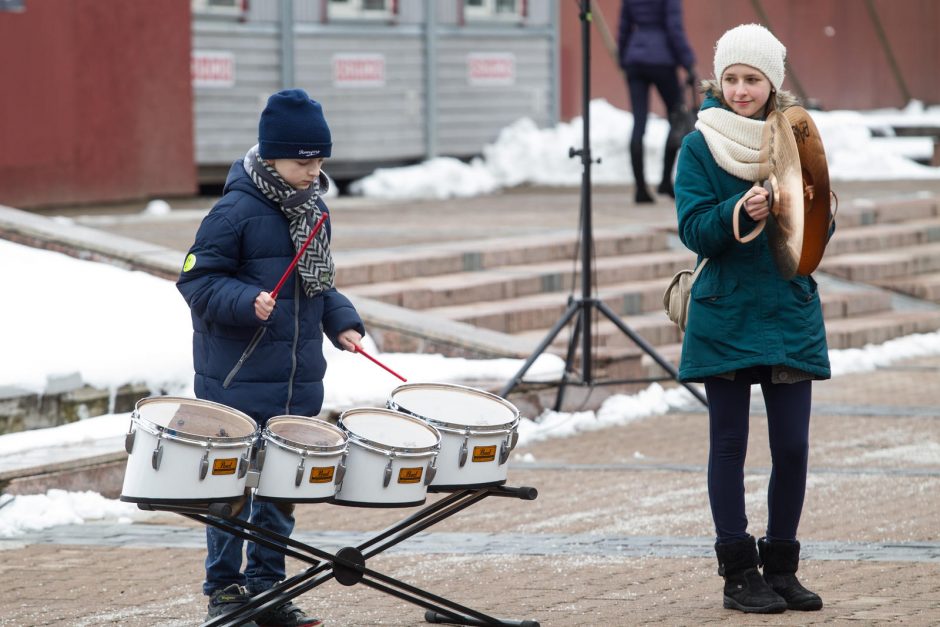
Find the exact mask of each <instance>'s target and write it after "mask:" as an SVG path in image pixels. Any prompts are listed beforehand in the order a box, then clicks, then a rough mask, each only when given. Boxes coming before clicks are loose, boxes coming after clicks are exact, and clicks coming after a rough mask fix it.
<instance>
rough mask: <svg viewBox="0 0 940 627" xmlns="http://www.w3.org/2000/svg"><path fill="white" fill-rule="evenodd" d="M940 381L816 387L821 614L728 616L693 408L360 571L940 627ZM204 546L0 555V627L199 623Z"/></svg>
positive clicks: (447, 590)
mask: <svg viewBox="0 0 940 627" xmlns="http://www.w3.org/2000/svg"><path fill="white" fill-rule="evenodd" d="M938 374H940V357H928V358H919V359H915V360H909V361H906V362H904V363H902V364H895V365H892V366H889V367H886V368H883V369H881V370H878V371H876V372H873V373H862V374H855V375H845V376H842V377H838V378H836V379H833V380H831V381H827V382H821V383H818V384H816V386H815V399H816V409H817V411H816V415H815V417H814V422H813V426H812V432H811V442H812V444H811V446H812V450H811V454H810V476H809V486H808V491H807V499H806V507H805V509H804V515H803V520H802V523H801V531H800V533H801V540H802V541H803V544H804V550H803V556H804V558H805V559H804V560H803V561H802V563H801V567H800V575H801V577H802V579H803V580H804V581H805V582H806V583H807V584H808V585H809V586H810V587H812V588H814V589H816V590H818V591H819V592H820V593H821V594H822V596H823V597H824V599H825V603H826V605H825V607H824V608H823V610H822V611H820V612H815V613H796V612H787V613H784V614H781V615H776V616H770V617H758V616H750V615H743V614H740V613H737V612H732V611H729V610H724V609H722V607H721V595H720V591H721V579H720V578H719V577H718V576H717V574H716V564H715V560H714V557H713V554H712V548H711V543H712V539H711V533H712V531H711V525H710V517H709V511H708V500H707V493H706V489H705V480H704V475H705V464H706V461H707V450H706V447H705V437H706V428H705V423H706V419H705V415H704V413H703V412H702V411H700V410H698V409H697V408H692V409H691V410H689V411H686V412H674V413H669V414H666V415H663V416H656V417H651V418H646V419H643V420H638V421H635V422H633V423H630V424H626V425H621V426H616V427H609V428H606V429H598V430H596V431H587V432H583V433H580V434H578V435H575V436H570V437H566V438H559V439H548V440H545V441H542V442H539V443H536V444H533V445H530V446H527V447H525V448H524V449H523V448H520V449H517V451H516V452H515V453H514V458H513V460H512V462H511V464H512V466H511V470H510V475H509V484H510V485H516V486H519V485H524V486H534V487H536V488H537V489H538V491H539V495H538V498H537V499H536V500H534V501H522V500H518V499H512V498H489V499H485V500H484V501H483V502H480V503H478V504H475V505H473V506H471V507H469V508H467V509H466V510H464V511H462V512H460V513H458V514H456V515H455V516H452V517H450V518H448V519H446V520H444V521H442V522H440V523H438V524H436V525H434V526H432V527H431V528H429V529H428V530H427V531H426V532H423V533H421V534H418V535H417V536H415V537H413V538H410V539H408V540H405V541H404V542H402V543H401V544H398V545H396V546H394V547H392V548H390V549H388V550H387V551H384V552H382V553H380V554H378V555H376V556H375V557H371V558H369V560H368V566H369V568H371V569H373V570H375V571H378V572H380V573H384V574H386V575H389V576H391V577H395V578H397V579H400V580H402V581H405V582H407V583H410V584H413V585H416V586H418V587H420V588H423V589H425V590H428V591H430V592H433V593H436V594H440V595H442V596H444V597H446V598H448V599H451V600H453V601H456V602H458V603H462V604H464V605H466V606H469V607H471V608H473V609H476V610H479V611H483V612H485V613H488V614H490V615H492V616H497V617H503V618H511V619H515V620H521V619H530V620H537V621H539V622H540V623H541V624H542V625H546V626H548V625H640V624H644V625H701V624H712V623H726V624H733V625H815V624H826V625H850V624H851V625H885V624H905V625H937V624H940V504H938V498H937V494H938V493H940V415H938V412H937V411H936V409H935V408H936V398H937V397H936V392H935V390H936V384H937V381H938V380H940V379H938ZM755 394H756V396H758V398H755V399H754V411H755V414H754V415H755V417H754V419H753V420H752V431H751V438H750V449H749V454H748V472H747V478H746V484H747V489H748V496H747V499H748V508H749V515H750V520H751V531H752V533H754V534H755V535H757V534H760V533H761V532H762V530H763V524H764V522H765V520H766V507H765V502H766V484H767V479H768V473H769V465H770V460H769V453H768V451H767V446H766V427H765V421H764V420H763V419H762V417H763V413H762V406H761V403H760V399H759V394H757V391H756V389H755ZM437 498H440V496H439V495H430V496H429V502H433V501H434V500H436V499H437ZM415 511H417V508H393V509H372V508H366V509H360V508H348V507H340V506H334V505H326V504H307V505H300V506H299V507H298V510H297V520H298V522H297V530H296V532H295V538H296V539H298V540H299V541H301V542H303V543H306V544H309V545H311V546H314V547H317V548H319V549H322V550H326V551H331V552H332V551H335V550H337V549H339V548H341V547H343V546H355V545H356V544H358V543H359V542H361V541H363V540H364V539H367V538H371V537H373V536H374V535H375V534H376V533H378V532H379V531H380V530H382V529H385V528H387V527H389V526H390V525H393V524H394V523H396V522H397V521H399V520H402V519H403V518H405V517H406V516H408V515H410V514H412V513H414V512H415ZM202 536H203V529H202V526H201V525H200V524H198V523H197V522H195V521H191V520H189V519H186V518H183V517H181V516H178V515H176V514H172V513H167V512H161V513H154V514H152V515H151V516H150V517H149V519H147V520H146V521H144V522H141V523H136V524H133V525H127V524H114V523H109V524H104V523H102V524H96V523H88V524H85V525H76V526H65V527H57V528H52V529H49V530H46V531H43V532H36V533H33V534H30V535H27V536H22V537H18V538H14V539H9V540H4V541H0V576H2V577H3V580H4V585H5V588H6V589H5V592H4V594H3V595H0V625H4V626H5V625H16V626H20V625H70V626H74V625H102V624H107V625H128V626H138V625H139V626H144V625H146V626H152V625H166V626H169V625H193V624H198V623H199V622H200V620H201V619H202V617H203V612H204V607H205V598H204V597H203V596H202V595H201V591H200V582H201V579H202V559H203V557H204V549H203V547H202ZM288 566H289V568H288V569H289V572H290V573H292V574H293V573H297V572H300V571H301V570H302V569H303V568H305V565H304V564H303V563H302V562H300V561H297V560H295V559H294V558H290V559H289V560H288ZM298 600H299V602H300V604H301V605H302V606H303V607H305V608H308V609H309V610H310V611H315V612H316V613H317V614H318V615H319V616H321V617H323V618H324V619H326V621H327V623H328V624H329V625H334V626H337V625H344V626H346V625H348V626H359V625H421V624H424V621H423V610H422V609H420V608H419V607H417V606H414V605H411V604H408V603H406V602H404V601H401V600H399V599H397V598H395V597H393V596H390V595H387V594H382V593H381V592H379V591H376V590H373V589H370V588H368V587H366V586H365V585H353V586H343V585H340V584H339V583H337V582H336V581H335V580H331V581H328V582H326V583H325V584H323V585H321V586H319V587H317V588H315V589H314V590H312V591H310V592H307V593H304V594H303V595H301V596H300V597H299V599H298Z"/></svg>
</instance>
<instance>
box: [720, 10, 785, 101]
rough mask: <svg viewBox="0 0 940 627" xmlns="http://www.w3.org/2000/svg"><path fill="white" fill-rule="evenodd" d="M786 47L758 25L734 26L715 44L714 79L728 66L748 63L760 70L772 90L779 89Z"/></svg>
mask: <svg viewBox="0 0 940 627" xmlns="http://www.w3.org/2000/svg"><path fill="white" fill-rule="evenodd" d="M786 56H787V49H786V48H785V47H784V45H783V44H782V43H780V41H779V40H778V39H777V38H776V37H774V36H773V35H772V34H771V32H770V31H769V30H767V29H766V28H764V27H763V26H761V25H760V24H741V25H740V26H735V27H734V28H732V29H731V30H729V31H728V32H726V33H725V34H724V35H722V36H721V39H719V40H718V43H717V44H715V78H717V79H718V80H719V81H721V75H722V73H724V71H725V69H727V68H728V66H731V65H735V64H737V63H743V64H744V65H750V66H751V67H754V68H757V69H758V70H760V71H761V72H763V73H764V76H766V77H767V78H768V79H769V80H770V84H771V85H773V87H774V89H780V84H781V83H783V76H784V65H783V64H784V60H785V59H786Z"/></svg>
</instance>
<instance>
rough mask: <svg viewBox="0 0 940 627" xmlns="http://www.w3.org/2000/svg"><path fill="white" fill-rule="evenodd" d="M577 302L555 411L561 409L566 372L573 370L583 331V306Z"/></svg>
mask: <svg viewBox="0 0 940 627" xmlns="http://www.w3.org/2000/svg"><path fill="white" fill-rule="evenodd" d="M581 305H583V303H579V306H578V316H577V318H576V319H575V321H574V330H573V331H572V332H571V338H570V339H569V340H568V352H567V354H566V355H565V371H564V373H562V375H561V381H559V382H558V394H556V395H555V411H561V405H562V403H564V402H565V387H566V386H567V385H568V374H569V373H570V372H571V371H572V370H573V367H572V364H573V363H574V355H575V352H576V351H577V350H578V340H579V339H580V337H581V333H582V332H583V328H584V327H583V325H582V324H581V323H582V321H583V320H584V307H583V306H581Z"/></svg>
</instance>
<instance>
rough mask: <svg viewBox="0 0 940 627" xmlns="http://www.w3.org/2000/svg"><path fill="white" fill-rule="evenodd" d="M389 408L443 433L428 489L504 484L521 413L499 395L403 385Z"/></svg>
mask: <svg viewBox="0 0 940 627" xmlns="http://www.w3.org/2000/svg"><path fill="white" fill-rule="evenodd" d="M387 405H388V407H389V408H390V409H393V410H395V411H400V412H403V413H405V414H409V415H411V416H416V417H418V418H421V419H422V420H426V421H427V422H428V423H429V424H430V425H431V426H433V427H435V428H436V429H437V430H438V431H440V433H441V453H440V455H439V456H438V460H437V475H436V476H435V478H434V481H433V482H432V483H431V485H432V486H434V487H435V488H438V489H452V488H474V487H485V486H492V485H502V484H503V483H505V482H506V474H507V470H508V467H509V464H508V463H507V462H508V461H509V453H510V452H511V451H512V449H513V448H515V446H516V441H517V440H518V438H519V435H518V433H517V431H516V430H517V428H518V426H519V410H518V409H516V407H515V406H514V405H513V404H512V403H510V402H508V401H506V400H505V399H503V398H500V397H499V396H496V395H494V394H490V393H489V392H484V391H482V390H477V389H474V388H470V387H465V386H462V385H452V384H446V383H406V384H405V385H400V386H398V387H397V388H395V389H394V390H393V391H392V394H391V396H390V397H389V400H388V402H387Z"/></svg>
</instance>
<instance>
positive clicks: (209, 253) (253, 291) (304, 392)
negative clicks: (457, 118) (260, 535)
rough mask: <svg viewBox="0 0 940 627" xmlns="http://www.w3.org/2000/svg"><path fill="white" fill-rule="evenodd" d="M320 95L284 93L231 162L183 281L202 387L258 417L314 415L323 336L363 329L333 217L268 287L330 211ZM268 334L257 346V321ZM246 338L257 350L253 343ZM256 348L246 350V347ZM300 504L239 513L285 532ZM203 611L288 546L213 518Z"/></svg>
mask: <svg viewBox="0 0 940 627" xmlns="http://www.w3.org/2000/svg"><path fill="white" fill-rule="evenodd" d="M332 145H333V144H332V137H331V135H330V129H329V127H328V126H327V124H326V119H324V117H323V111H322V108H321V107H320V104H319V103H318V102H316V101H314V100H311V99H310V97H309V96H308V95H307V93H306V92H305V91H303V90H301V89H289V90H285V91H281V92H278V93H276V94H274V95H273V96H271V97H270V98H269V99H268V103H267V106H266V107H265V109H264V111H263V112H262V113H261V120H260V123H259V127H258V145H257V146H255V147H253V148H251V149H250V150H249V151H248V153H247V154H246V155H245V157H244V158H243V159H239V160H238V161H236V162H235V163H234V164H233V165H232V168H231V170H229V174H228V178H227V180H226V181H225V188H224V191H223V194H224V195H223V196H222V198H221V200H219V202H218V203H216V205H215V206H214V207H213V208H212V211H210V212H209V214H208V215H207V216H206V217H205V219H204V220H203V221H202V224H201V225H200V226H199V230H198V232H197V233H196V241H195V243H193V245H192V247H191V248H190V249H189V254H187V256H186V260H185V262H184V264H183V270H182V272H181V273H180V277H179V280H178V281H177V287H178V288H179V290H180V292H182V294H183V297H184V298H185V299H186V302H187V304H188V305H189V307H190V310H191V311H192V318H193V331H194V333H193V360H194V366H195V370H196V378H195V392H196V396H197V397H198V398H201V399H206V400H210V401H214V402H217V403H222V404H223V405H227V406H229V407H233V408H235V409H238V410H240V411H242V412H244V413H246V414H248V415H249V416H251V418H253V419H254V420H255V422H257V423H258V424H259V425H261V426H262V427H263V426H264V424H265V423H266V422H267V420H268V419H269V418H272V417H274V416H278V415H290V414H293V415H299V416H316V415H317V414H318V413H319V412H320V408H321V405H322V403H323V375H324V373H325V372H326V360H325V359H324V357H323V339H324V336H326V337H327V338H328V339H329V340H330V341H331V342H333V344H334V345H336V346H337V348H341V349H344V350H349V351H354V350H355V349H356V347H358V346H359V342H360V340H361V339H362V336H363V334H364V333H365V329H364V328H363V324H362V320H361V319H360V317H359V314H358V313H357V312H356V310H355V308H354V307H353V305H352V303H350V302H349V300H348V299H347V298H346V297H345V296H343V295H342V294H340V293H339V292H338V291H336V288H335V287H334V275H335V269H334V264H333V258H332V255H331V253H330V236H331V229H330V220H326V222H324V223H323V228H321V229H320V231H319V232H318V233H317V234H316V235H315V236H314V237H313V240H312V241H311V243H310V245H309V246H308V247H307V248H306V250H305V251H304V253H303V256H301V257H300V260H299V262H298V264H297V270H296V272H293V273H292V274H291V276H290V277H289V278H288V280H287V281H286V282H285V283H284V285H283V290H281V292H280V296H279V298H278V300H277V306H275V300H274V298H273V297H272V295H271V294H270V293H269V292H268V290H272V289H273V288H274V287H275V286H276V285H277V284H278V281H279V279H280V277H281V275H282V274H283V273H284V271H285V270H286V269H287V268H288V267H289V266H290V264H291V262H292V260H293V258H294V256H295V254H296V252H298V251H299V250H300V249H301V248H302V247H303V244H304V242H305V241H306V240H307V237H308V236H309V234H310V233H311V231H312V227H313V226H314V225H315V224H316V222H317V220H319V218H320V217H321V216H322V215H323V213H324V212H325V211H326V205H325V204H324V203H323V199H322V198H321V196H320V195H321V194H324V193H326V186H327V185H328V183H327V180H328V179H327V178H326V175H324V174H323V173H322V172H321V171H320V167H321V165H322V164H323V161H324V159H325V158H326V157H329V156H330V152H331V149H332ZM261 327H263V328H264V330H265V331H266V333H265V334H264V335H261V336H260V341H259V342H257V344H255V342H254V341H253V338H257V337H258V336H257V335H256V333H257V331H258V329H259V328H261ZM249 344H250V346H251V348H247V349H246V347H248V346H249ZM249 352H250V354H249ZM293 510H294V506H293V504H292V503H280V502H278V503H275V502H270V501H259V500H257V499H252V498H251V496H250V494H248V495H246V497H245V502H244V503H243V504H242V505H241V509H240V511H239V513H238V514H237V515H238V516H239V518H241V519H243V520H250V522H251V523H253V524H255V525H258V526H261V527H264V528H266V529H268V530H270V531H273V532H275V533H278V534H280V535H282V536H290V534H291V532H292V531H293V529H294V517H293ZM206 544H207V549H208V555H207V557H206V580H205V582H204V583H203V592H204V593H205V594H206V595H207V596H208V597H209V609H208V616H207V617H206V619H207V620H208V619H211V618H213V617H216V616H219V615H222V614H225V613H227V612H229V611H232V610H234V609H235V608H237V607H238V606H240V605H242V604H244V603H246V602H247V601H248V600H249V599H250V598H251V596H253V595H256V594H259V593H261V592H263V591H265V590H267V589H269V588H271V587H273V586H274V585H275V584H276V583H277V582H279V581H281V580H283V579H284V577H285V561H284V555H283V554H282V553H280V552H278V551H274V550H272V549H269V548H266V547H264V546H262V545H260V544H256V543H249V544H248V548H247V550H246V553H247V565H246V567H245V570H244V572H242V570H241V566H242V545H243V542H242V540H241V539H239V538H236V537H235V536H233V535H231V534H229V533H226V532H224V531H220V530H218V529H216V528H215V527H212V526H209V527H207V528H206ZM255 624H257V625H261V626H262V627H266V626H273V625H277V626H280V627H313V626H315V625H321V624H322V622H321V621H320V620H318V619H316V618H313V617H310V616H307V615H306V614H305V613H304V611H303V610H301V609H300V608H299V607H297V606H296V605H294V604H293V603H291V602H289V601H288V602H286V603H283V604H282V605H280V606H278V607H276V608H274V609H272V610H268V611H266V612H265V613H263V614H262V615H261V616H259V617H258V618H257V619H256V623H249V625H255Z"/></svg>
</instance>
